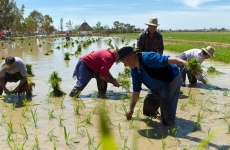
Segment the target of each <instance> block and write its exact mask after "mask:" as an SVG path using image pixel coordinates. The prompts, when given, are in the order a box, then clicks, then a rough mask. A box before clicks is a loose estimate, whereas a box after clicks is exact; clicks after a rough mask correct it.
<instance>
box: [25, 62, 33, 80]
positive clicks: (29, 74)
mask: <svg viewBox="0 0 230 150" xmlns="http://www.w3.org/2000/svg"><path fill="white" fill-rule="evenodd" d="M26 72H27V76H28V77H33V76H34V74H33V70H32V65H31V64H26Z"/></svg>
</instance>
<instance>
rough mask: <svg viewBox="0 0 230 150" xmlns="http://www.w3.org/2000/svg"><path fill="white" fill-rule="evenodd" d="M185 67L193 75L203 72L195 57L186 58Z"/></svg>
mask: <svg viewBox="0 0 230 150" xmlns="http://www.w3.org/2000/svg"><path fill="white" fill-rule="evenodd" d="M185 67H186V68H187V69H188V70H189V71H190V72H191V73H192V74H194V75H195V74H202V73H203V72H204V71H203V70H202V68H201V65H200V61H199V60H198V59H197V58H192V59H190V60H187V61H186V64H185Z"/></svg>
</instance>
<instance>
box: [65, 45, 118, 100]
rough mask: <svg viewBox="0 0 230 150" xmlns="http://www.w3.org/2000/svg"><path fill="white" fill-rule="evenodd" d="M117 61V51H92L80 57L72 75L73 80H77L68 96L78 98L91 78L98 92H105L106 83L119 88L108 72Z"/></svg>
mask: <svg viewBox="0 0 230 150" xmlns="http://www.w3.org/2000/svg"><path fill="white" fill-rule="evenodd" d="M117 60H118V53H117V51H116V50H108V49H103V50H97V51H93V52H91V53H89V54H86V55H84V56H82V57H81V58H80V59H79V61H78V63H77V65H76V67H75V70H74V73H73V78H74V79H77V82H76V85H75V86H74V87H73V89H72V91H71V92H70V94H69V96H70V97H73V96H78V95H79V94H80V92H81V91H82V90H83V89H84V88H85V86H86V85H87V84H88V83H89V81H90V80H91V78H96V80H97V87H98V91H99V92H106V89H107V82H109V83H112V84H113V85H114V86H115V87H119V86H120V84H119V83H118V82H117V80H116V79H115V78H113V76H112V75H111V74H110V72H109V70H110V68H111V67H112V65H113V63H114V62H116V61H117Z"/></svg>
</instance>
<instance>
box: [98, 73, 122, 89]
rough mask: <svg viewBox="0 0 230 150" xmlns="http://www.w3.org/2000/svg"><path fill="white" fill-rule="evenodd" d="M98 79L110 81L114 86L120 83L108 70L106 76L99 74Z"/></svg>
mask: <svg viewBox="0 0 230 150" xmlns="http://www.w3.org/2000/svg"><path fill="white" fill-rule="evenodd" d="M100 79H101V80H103V81H105V82H109V83H112V84H113V85H114V86H116V87H119V86H120V84H119V83H118V82H117V80H116V79H115V78H113V76H112V75H111V73H110V72H109V73H108V76H106V77H102V76H100Z"/></svg>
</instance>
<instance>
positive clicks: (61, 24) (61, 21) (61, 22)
mask: <svg viewBox="0 0 230 150" xmlns="http://www.w3.org/2000/svg"><path fill="white" fill-rule="evenodd" d="M60 29H61V32H63V18H61V20H60Z"/></svg>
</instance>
